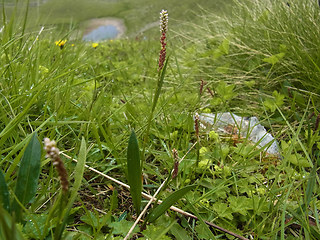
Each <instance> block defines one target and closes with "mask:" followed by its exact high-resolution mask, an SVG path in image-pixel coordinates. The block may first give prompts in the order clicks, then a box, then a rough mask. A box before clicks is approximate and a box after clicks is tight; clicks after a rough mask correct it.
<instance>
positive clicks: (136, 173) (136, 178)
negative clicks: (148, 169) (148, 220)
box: [127, 130, 142, 214]
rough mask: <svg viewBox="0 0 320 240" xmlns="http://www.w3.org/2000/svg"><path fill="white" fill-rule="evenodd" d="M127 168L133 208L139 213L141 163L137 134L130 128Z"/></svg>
mask: <svg viewBox="0 0 320 240" xmlns="http://www.w3.org/2000/svg"><path fill="white" fill-rule="evenodd" d="M127 169H128V183H129V186H130V194H131V197H132V201H133V205H134V208H135V209H136V212H137V213H138V214H139V213H140V207H141V191H142V180H141V176H142V174H141V165H140V150H139V145H138V140H137V136H136V134H135V132H134V130H132V132H131V135H130V138H129V143H128V152H127Z"/></svg>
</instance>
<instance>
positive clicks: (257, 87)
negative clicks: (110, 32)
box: [0, 0, 320, 239]
mask: <svg viewBox="0 0 320 240" xmlns="http://www.w3.org/2000/svg"><path fill="white" fill-rule="evenodd" d="M63 2H64V4H62V1H61V2H60V1H48V2H47V3H46V4H43V5H41V7H40V8H39V9H36V8H30V10H29V11H30V12H29V14H30V18H29V20H28V21H29V22H32V21H33V20H34V19H36V21H35V22H36V23H37V24H38V23H39V24H40V23H46V24H47V25H45V28H44V30H43V32H41V34H40V35H39V36H38V33H39V31H40V27H39V26H38V25H37V24H36V25H35V26H33V27H32V28H30V26H26V29H25V30H24V29H23V27H22V26H23V23H25V21H24V20H23V18H22V17H21V16H22V15H21V14H18V13H19V11H21V9H23V7H21V9H17V10H16V11H17V14H16V15H12V12H11V13H10V11H12V9H10V7H9V6H8V8H7V13H8V16H11V21H8V22H7V23H6V25H5V27H4V29H3V31H2V32H1V33H0V39H1V40H0V41H1V43H2V44H1V47H0V59H1V65H0V76H1V79H0V111H1V112H0V113H1V114H0V149H1V159H0V167H1V172H2V173H3V174H1V172H0V174H1V176H0V181H1V182H0V187H1V189H2V190H3V192H4V193H7V192H9V197H10V199H9V200H10V201H9V202H10V204H12V203H13V202H15V206H17V200H19V199H20V198H19V196H18V194H17V196H15V195H14V193H15V192H16V191H15V189H19V187H20V189H21V186H16V185H17V184H21V183H20V182H21V181H20V182H19V177H18V175H19V172H20V168H21V169H22V170H26V169H27V167H26V166H25V164H23V163H22V162H21V161H20V160H21V159H22V158H23V156H24V154H25V152H27V150H26V149H28V147H27V146H28V143H29V142H30V139H33V140H32V141H35V135H33V134H34V132H37V136H38V139H39V140H40V141H42V140H43V139H44V138H45V137H49V138H50V139H54V140H56V141H57V145H58V148H59V149H60V151H63V155H61V158H62V160H63V161H64V163H65V167H66V169H67V171H68V173H69V182H70V190H69V191H70V194H71V196H69V197H68V196H67V197H68V199H67V200H68V204H67V205H66V204H64V205H66V206H65V207H66V208H67V209H66V210H65V209H64V208H61V207H60V206H61V204H60V201H62V200H61V190H60V188H61V185H60V182H59V178H58V173H57V172H56V170H55V168H54V166H52V164H51V163H50V160H48V159H46V158H45V156H44V152H43V153H42V155H41V169H40V178H39V182H38V187H37V191H36V194H35V196H34V198H33V199H32V200H28V202H27V203H26V202H21V205H19V207H18V208H19V211H20V210H21V216H19V217H21V221H20V223H19V224H16V223H15V221H17V220H20V219H16V218H14V214H13V213H12V212H10V213H9V214H8V213H7V210H8V205H10V204H8V196H7V195H5V194H4V193H1V196H0V205H1V206H0V212H1V214H0V215H1V218H0V238H1V237H3V236H5V237H7V238H8V237H10V238H12V236H13V235H12V234H14V233H15V234H16V237H17V239H49V238H50V237H51V236H52V237H53V236H55V239H59V235H60V234H61V233H62V234H63V235H62V236H63V237H62V239H68V238H67V237H69V238H70V239H112V237H114V239H123V238H124V237H125V236H126V234H127V233H128V231H129V229H130V228H131V226H132V225H133V222H134V220H135V219H136V217H137V216H136V211H135V210H134V204H133V202H132V200H131V197H130V191H129V190H128V189H126V188H124V187H121V186H119V185H118V184H116V183H115V182H113V181H111V180H110V178H106V177H104V176H103V175H101V174H98V172H97V171H96V170H98V171H100V172H101V173H103V174H108V175H109V176H111V177H113V178H115V179H118V180H120V181H122V182H124V183H127V181H126V177H127V174H128V170H127V169H126V167H127V150H128V149H127V148H128V141H129V137H130V134H131V131H132V129H134V130H135V132H136V137H137V140H138V141H139V146H140V154H141V155H140V158H141V159H142V164H141V165H142V166H143V167H142V176H143V191H144V192H147V193H148V194H150V195H153V194H154V193H155V192H156V190H157V188H158V187H159V186H160V185H161V184H162V183H163V182H164V181H166V179H167V177H169V176H170V172H171V170H172V169H173V168H174V162H175V161H176V160H177V159H174V158H173V156H172V150H173V149H176V150H177V151H178V154H179V157H180V158H182V157H183V156H184V155H185V154H186V155H185V156H184V157H183V160H182V161H181V163H180V165H179V172H178V175H177V177H176V178H174V179H170V178H169V180H168V181H167V182H166V183H165V188H164V189H162V190H161V192H160V195H159V196H158V197H159V199H161V200H165V199H169V200H170V201H169V200H167V201H166V202H165V203H166V204H165V205H166V206H165V208H164V207H163V208H162V209H167V208H168V207H169V205H171V204H172V203H173V202H176V204H175V206H177V207H179V208H181V209H183V210H184V211H188V212H191V213H192V214H194V215H195V216H197V218H198V219H199V221H193V220H191V219H188V218H184V217H183V216H182V215H181V214H176V213H175V212H174V211H172V210H170V211H167V214H162V215H161V217H159V218H158V219H157V220H155V221H154V222H152V223H148V224H141V225H138V227H136V228H135V229H134V231H133V232H134V233H137V232H139V234H135V235H134V239H137V238H138V237H140V238H141V239H147V238H149V239H157V237H159V239H210V238H213V236H214V237H215V238H216V239H227V238H231V239H232V237H231V236H230V235H227V234H225V233H224V232H222V231H220V230H217V229H215V228H214V229H211V231H210V229H209V228H208V227H207V225H206V224H205V221H209V222H211V223H214V224H216V225H219V226H220V227H222V228H224V229H227V230H229V231H231V232H233V233H235V234H238V235H241V236H244V237H245V238H248V239H250V238H252V237H253V238H255V239H294V238H295V239H319V234H320V223H319V215H318V212H319V210H318V209H319V208H320V204H319V203H320V202H319V193H320V192H319V177H318V174H317V170H318V165H319V164H320V162H319V150H320V145H319V141H320V137H319V128H317V124H318V123H317V122H318V121H319V118H320V117H319V95H320V90H319V84H318V82H317V79H318V75H319V72H318V48H317V46H318V45H319V43H318V41H319V40H318V38H317V33H318V32H319V27H318V24H315V23H317V22H318V20H319V19H318V18H319V14H318V13H319V11H320V9H319V8H318V7H317V5H316V3H313V2H311V1H307V0H299V1H298V0H292V1H290V7H288V6H287V5H286V1H282V2H281V1H279V2H277V3H274V2H273V1H271V0H270V1H263V2H261V1H253V0H252V1H235V2H234V4H233V5H232V9H228V10H226V11H230V12H229V14H227V15H224V14H222V13H220V12H219V11H218V10H217V9H215V7H214V6H215V4H218V2H214V3H213V1H210V3H208V5H207V8H204V7H205V6H206V5H205V1H199V5H200V6H201V5H202V7H203V8H202V9H201V8H200V7H199V9H200V10H197V9H196V8H195V7H194V5H193V3H192V1H190V2H189V1H186V3H185V4H183V5H176V4H174V3H173V2H172V1H168V2H167V1H161V3H160V1H156V2H151V1H150V2H149V1H142V0H141V1H135V2H134V3H132V2H131V1H118V2H112V3H111V2H110V3H109V2H106V1H98V0H97V1H95V4H93V3H92V2H90V4H89V5H88V2H89V1H78V5H77V6H74V8H71V5H72V4H71V1H63ZM73 5H74V4H73ZM228 6H229V7H230V5H228ZM151 8H152V9H151ZM162 8H165V9H168V10H169V33H168V45H167V51H168V55H169V56H170V58H169V60H168V65H167V68H166V72H165V74H164V75H163V76H162V77H163V78H162V79H161V87H159V85H158V87H157V82H158V80H159V73H158V71H157V68H158V63H157V61H158V57H159V51H160V44H159V38H160V36H159V31H158V27H157V29H152V30H151V31H150V32H148V33H147V36H148V38H147V39H146V40H141V39H136V38H134V37H132V38H126V39H121V40H114V41H108V42H104V43H100V44H99V46H98V47H97V48H96V49H95V48H93V47H92V46H91V45H90V44H86V43H83V42H81V41H78V40H76V39H72V38H71V37H69V36H72V34H73V32H71V33H70V35H68V34H67V33H68V32H69V30H67V31H65V30H66V29H69V26H70V16H72V17H71V18H72V21H73V23H72V24H74V25H75V26H77V25H78V24H80V23H81V22H82V21H84V20H87V19H90V18H93V17H94V16H95V17H106V16H113V17H120V18H124V19H125V23H126V25H127V27H128V29H129V30H128V36H130V34H133V33H135V32H136V31H138V30H139V29H141V27H143V26H144V25H145V24H147V23H149V22H153V21H157V20H158V18H159V15H158V14H159V12H160V10H161V9H162ZM83 9H87V11H84V10H83ZM267 9H268V10H267ZM38 10H39V11H38ZM37 11H38V12H37ZM68 12H69V14H68ZM217 12H218V14H217ZM20 13H21V12H20ZM45 13H47V14H46V15H45ZM49 13H52V15H50V14H49ZM146 13H148V14H146ZM186 13H190V14H186ZM225 13H226V12H225ZM37 14H38V15H37ZM67 14H68V17H66V16H67ZM53 16H54V17H53ZM137 16H145V18H140V17H137ZM289 16H290V17H289ZM19 17H21V19H19ZM13 21H14V22H13ZM297 22H298V23H299V24H297ZM56 24H58V25H59V26H60V27H57V28H49V25H52V27H53V26H54V27H55V26H56ZM62 25H64V26H68V27H65V28H64V31H63V30H62V28H63V27H62V28H61V26H62ZM23 31H24V32H23ZM51 31H53V33H51ZM133 35H134V34H133ZM58 39H67V42H66V44H65V45H64V47H63V48H62V49H61V48H60V47H58V46H56V45H55V41H56V40H58ZM201 80H202V81H204V83H203V86H202V87H203V90H202V92H201V93H200V86H201ZM162 81H163V82H162ZM211 93H212V95H211ZM155 99H156V100H155ZM196 112H198V113H204V112H213V113H216V112H233V113H235V114H238V115H243V116H257V117H258V118H259V120H260V121H261V124H262V125H264V126H265V127H266V128H267V129H268V131H269V132H270V133H271V134H272V135H273V136H275V137H276V139H277V140H278V142H279V145H280V149H281V158H277V157H275V156H267V155H265V154H264V153H263V152H262V151H261V150H259V149H257V148H256V147H255V146H254V145H253V144H252V143H251V142H250V141H249V140H248V139H239V138H238V137H237V136H234V135H233V136H232V134H222V135H221V134H220V135H218V134H217V133H216V132H215V131H214V129H210V130H209V132H206V131H205V130H204V129H203V128H200V132H199V136H197V135H196V133H195V129H194V126H195V123H194V118H193V117H194V114H195V113H196ZM150 113H151V114H150ZM199 139H200V142H199V143H198V145H197V147H194V143H195V142H196V141H197V140H199ZM137 148H138V147H137V146H136V145H135V148H134V151H135V152H137ZM187 153H188V154H187ZM25 155H27V154H25ZM66 156H69V157H66ZM137 156H138V155H137ZM72 158H74V159H76V160H80V163H78V164H76V163H75V162H74V161H73V160H72ZM84 163H85V164H86V165H87V166H89V167H91V169H89V168H88V167H85V166H84ZM93 168H94V169H96V170H94V169H93ZM83 169H84V173H82V170H83ZM22 170H21V171H22ZM129 171H130V174H131V173H133V174H134V172H135V171H134V169H130V170H129ZM2 175H3V176H2ZM135 180H137V181H139V176H138V177H136V178H135ZM189 185H195V188H194V189H192V190H190V189H191V188H190V189H189V187H188V186H189ZM7 189H8V191H7ZM179 189H188V190H190V192H188V193H186V192H187V191H183V194H185V193H186V195H185V196H184V197H183V198H182V199H180V200H177V199H175V201H172V199H173V196H175V194H174V193H181V192H182V191H180V192H179ZM172 194H174V195H172ZM178 195H179V194H178ZM180 197H181V196H180V195H179V198H180ZM175 198H177V197H175ZM2 201H3V202H2ZM134 201H135V200H134ZM137 202H138V201H137ZM139 202H140V200H139ZM168 202H170V204H168ZM146 204H147V203H146V201H145V200H142V202H141V205H142V208H143V207H144V206H145V205H146ZM136 205H139V204H136ZM5 209H6V210H5ZM9 210H10V208H9ZM69 210H70V212H69ZM157 212H158V213H159V212H160V213H162V211H157ZM160 213H159V214H160ZM148 214H150V211H148ZM151 216H152V215H151ZM157 217H158V214H157ZM143 219H144V220H145V219H148V217H147V216H144V217H143ZM309 219H312V220H310V221H309ZM152 220H153V219H152ZM9 223H10V224H9ZM12 223H13V224H12ZM65 224H66V228H64V227H65ZM142 226H143V227H146V228H145V229H144V228H139V227H142ZM61 231H62V232H61ZM10 234H11V235H10Z"/></svg>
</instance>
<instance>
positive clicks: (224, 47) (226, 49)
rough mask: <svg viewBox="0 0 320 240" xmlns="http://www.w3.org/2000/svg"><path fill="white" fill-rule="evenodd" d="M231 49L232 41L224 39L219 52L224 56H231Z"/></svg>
mask: <svg viewBox="0 0 320 240" xmlns="http://www.w3.org/2000/svg"><path fill="white" fill-rule="evenodd" d="M229 49H230V41H229V40H228V39H224V40H223V41H222V43H221V44H220V46H219V50H220V51H221V52H222V53H223V54H225V55H227V54H229Z"/></svg>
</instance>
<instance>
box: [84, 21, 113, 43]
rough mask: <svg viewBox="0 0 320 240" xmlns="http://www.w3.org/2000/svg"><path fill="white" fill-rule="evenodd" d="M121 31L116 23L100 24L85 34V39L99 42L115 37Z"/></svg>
mask: <svg viewBox="0 0 320 240" xmlns="http://www.w3.org/2000/svg"><path fill="white" fill-rule="evenodd" d="M118 34H119V31H118V29H117V28H116V27H115V26H114V25H106V26H100V27H98V28H96V29H94V30H92V31H91V32H89V33H88V34H86V35H84V36H83V38H82V39H83V40H84V41H91V42H99V41H103V40H108V39H114V38H116V37H117V36H118Z"/></svg>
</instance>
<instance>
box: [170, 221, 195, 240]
mask: <svg viewBox="0 0 320 240" xmlns="http://www.w3.org/2000/svg"><path fill="white" fill-rule="evenodd" d="M170 233H171V234H172V235H173V236H175V238H176V239H177V240H188V239H191V237H190V236H189V235H188V232H187V231H186V230H185V229H183V228H182V227H181V226H180V225H179V224H178V223H175V224H174V225H173V226H172V227H171V229H170Z"/></svg>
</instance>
